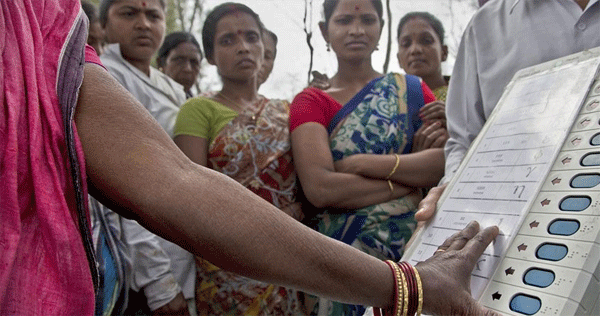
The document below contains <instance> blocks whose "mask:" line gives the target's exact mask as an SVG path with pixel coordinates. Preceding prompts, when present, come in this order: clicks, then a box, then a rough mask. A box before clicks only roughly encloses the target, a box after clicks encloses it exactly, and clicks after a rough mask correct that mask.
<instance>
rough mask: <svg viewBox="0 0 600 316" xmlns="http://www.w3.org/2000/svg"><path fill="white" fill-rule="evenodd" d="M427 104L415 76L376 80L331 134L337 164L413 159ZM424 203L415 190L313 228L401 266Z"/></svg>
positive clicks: (340, 310)
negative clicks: (374, 157)
mask: <svg viewBox="0 0 600 316" xmlns="http://www.w3.org/2000/svg"><path fill="white" fill-rule="evenodd" d="M405 78H406V79H405ZM407 85H408V88H407ZM423 103H424V101H423V96H422V88H421V84H420V81H419V79H418V78H416V77H414V76H402V75H399V74H388V75H386V76H384V77H381V78H377V79H375V80H373V81H372V82H370V83H369V84H368V85H367V86H365V87H364V88H363V89H362V90H361V91H360V92H359V93H358V94H356V95H355V96H354V97H353V98H352V100H350V101H349V102H348V103H347V104H346V105H344V106H343V107H342V109H341V110H340V111H339V112H338V113H337V114H336V115H335V116H334V118H333V119H332V121H331V123H330V125H329V126H328V128H327V130H328V133H329V143H330V148H331V153H332V156H333V159H334V161H337V160H341V159H344V158H346V157H349V156H351V155H354V154H380V155H384V154H393V153H399V154H401V153H409V152H410V151H411V147H412V138H413V135H414V133H415V131H416V130H417V129H418V128H419V126H420V125H421V121H420V119H419V118H418V111H419V109H420V107H421V106H422V105H423ZM421 199H422V194H421V191H420V190H415V191H414V192H413V193H411V194H409V195H406V196H403V197H401V198H398V199H395V200H391V201H387V202H383V203H380V204H375V205H370V206H367V207H363V208H360V209H356V210H353V211H342V210H324V211H322V212H321V213H319V215H317V216H316V220H314V221H313V222H312V223H311V224H312V226H313V228H315V229H316V230H318V231H319V232H321V233H323V234H325V235H327V236H329V237H332V238H335V239H337V240H340V241H342V242H344V243H346V244H349V245H351V246H353V247H355V248H357V249H359V250H361V251H363V252H366V253H368V254H370V255H372V256H375V257H377V258H379V259H382V260H387V259H391V260H395V261H398V260H400V258H401V257H402V254H403V252H404V246H405V245H406V243H407V242H408V240H409V239H410V237H411V236H412V234H413V232H414V230H415V227H416V221H415V220H414V212H415V210H416V209H417V206H418V203H419V201H420V200H421ZM319 305H320V306H319V308H318V309H319V312H318V314H319V315H323V314H327V315H362V314H363V313H364V308H363V307H362V306H354V305H347V304H341V303H335V302H326V301H325V300H322V299H321V300H320V302H319ZM323 305H328V306H327V307H324V306H323Z"/></svg>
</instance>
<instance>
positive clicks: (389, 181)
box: [388, 180, 394, 194]
mask: <svg viewBox="0 0 600 316" xmlns="http://www.w3.org/2000/svg"><path fill="white" fill-rule="evenodd" d="M388 185H389V186H390V192H391V193H392V194H393V193H394V185H393V184H392V180H388Z"/></svg>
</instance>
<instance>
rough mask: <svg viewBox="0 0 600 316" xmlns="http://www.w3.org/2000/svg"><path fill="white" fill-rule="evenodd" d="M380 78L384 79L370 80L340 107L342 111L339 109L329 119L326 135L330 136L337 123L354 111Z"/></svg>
mask: <svg viewBox="0 0 600 316" xmlns="http://www.w3.org/2000/svg"><path fill="white" fill-rule="evenodd" d="M382 78H384V77H378V78H375V79H373V80H371V82H369V83H368V84H367V85H366V86H365V87H364V88H362V89H361V90H360V91H359V92H358V93H357V94H356V95H355V96H354V97H352V99H351V100H350V101H348V103H346V104H345V105H344V106H343V107H342V109H340V110H339V111H338V112H337V113H336V114H335V116H334V117H333V118H332V119H331V122H329V125H328V126H327V134H328V135H331V133H332V132H333V130H334V129H335V127H336V126H337V125H338V123H340V122H341V121H342V120H343V119H344V118H345V117H346V116H347V115H348V114H350V113H352V111H354V109H356V107H357V106H358V105H359V104H360V102H361V101H362V100H363V99H364V97H365V96H366V95H367V93H369V91H371V89H372V88H373V86H374V85H375V84H376V83H377V82H378V81H379V80H381V79H382Z"/></svg>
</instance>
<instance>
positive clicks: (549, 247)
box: [535, 243, 569, 261]
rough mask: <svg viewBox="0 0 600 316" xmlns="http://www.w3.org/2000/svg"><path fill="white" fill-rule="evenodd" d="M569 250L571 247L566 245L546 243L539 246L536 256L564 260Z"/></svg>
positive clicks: (551, 259) (544, 258)
mask: <svg viewBox="0 0 600 316" xmlns="http://www.w3.org/2000/svg"><path fill="white" fill-rule="evenodd" d="M568 252H569V248H567V246H565V245H561V244H552V243H545V244H542V245H541V246H539V247H538V249H537V251H536V252H535V256H536V257H538V259H543V260H550V261H559V260H562V259H563V258H564V257H565V256H566V255H567V253H568Z"/></svg>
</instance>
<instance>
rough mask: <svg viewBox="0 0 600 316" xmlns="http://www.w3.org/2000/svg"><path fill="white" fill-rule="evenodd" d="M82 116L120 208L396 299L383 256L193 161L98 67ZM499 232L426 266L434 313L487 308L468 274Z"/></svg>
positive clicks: (255, 261)
mask: <svg viewBox="0 0 600 316" xmlns="http://www.w3.org/2000/svg"><path fill="white" fill-rule="evenodd" d="M75 119H76V124H77V127H78V133H79V136H80V139H81V142H82V145H83V149H84V152H85V155H86V166H87V170H88V176H89V182H90V184H91V185H92V186H93V187H94V188H95V189H96V191H95V192H96V196H99V197H101V198H102V199H103V200H104V201H106V202H110V203H111V204H112V205H111V206H115V207H114V208H113V209H115V210H119V212H121V213H122V214H124V215H128V216H131V217H134V218H137V219H138V220H139V221H140V223H142V225H144V226H146V227H148V228H149V229H150V230H152V231H154V232H155V233H157V234H159V235H161V236H163V237H165V238H167V239H169V240H171V241H174V242H176V243H177V244H179V245H181V246H183V247H185V248H187V249H188V250H190V251H192V252H193V253H195V254H196V255H198V256H202V257H203V258H205V259H207V260H209V261H211V262H213V263H215V264H217V265H219V266H220V267H222V268H224V269H227V270H230V271H233V272H236V273H239V274H242V275H245V276H248V277H251V278H255V279H258V280H261V281H265V282H270V283H276V284H281V285H284V286H289V287H293V288H298V289H301V290H304V291H307V292H311V293H314V294H317V295H320V296H324V297H327V298H330V299H333V300H338V301H342V302H349V303H355V304H364V305H372V306H380V307H390V306H392V305H393V292H394V284H393V283H394V281H393V277H392V273H391V271H390V270H389V268H388V266H387V265H386V264H385V263H384V262H382V261H380V260H379V259H377V258H375V257H372V256H369V255H367V254H365V253H362V252H360V251H359V250H357V249H354V248H352V247H350V246H347V245H344V244H342V243H340V242H338V241H335V240H333V239H331V238H328V237H326V236H324V235H321V234H319V233H317V232H315V231H313V230H311V229H309V228H307V227H305V226H303V225H302V224H300V223H298V222H297V221H295V220H294V219H292V218H291V217H289V216H287V215H285V214H284V213H283V212H280V211H279V210H278V209H276V208H275V207H274V206H272V205H271V204H269V203H267V202H266V201H264V200H263V199H262V198H260V197H258V196H256V195H255V194H253V193H252V192H250V191H248V190H246V189H245V188H244V187H242V186H241V185H239V184H238V183H237V182H235V181H233V180H230V179H229V178H227V177H226V176H223V175H221V174H219V173H217V172H214V171H211V170H209V169H207V168H205V167H202V166H199V165H197V164H194V163H193V162H191V161H190V160H189V159H188V158H186V157H185V155H183V153H181V152H180V151H179V150H178V149H177V147H176V146H175V144H174V143H173V142H172V141H171V139H170V138H169V137H168V136H167V134H166V133H165V132H164V131H163V130H162V129H161V128H160V126H158V124H157V123H156V121H155V120H154V119H153V118H152V117H151V116H150V115H149V114H148V113H147V112H146V110H145V109H144V108H143V107H141V105H140V104H139V103H137V101H135V100H134V99H133V98H132V97H131V96H130V95H129V94H128V93H127V92H126V91H125V90H124V89H123V88H121V87H120V86H119V85H118V84H116V82H115V81H114V79H112V78H111V77H110V75H108V74H107V73H106V72H105V71H104V69H102V68H101V67H99V66H97V65H90V64H87V65H86V66H85V77H84V81H83V85H82V87H81V90H80V96H79V104H78V108H77V113H76V118H75ZM117 207H118V208H117ZM497 233H498V229H497V228H496V227H493V228H487V229H485V230H482V231H479V228H478V226H475V227H474V226H472V225H471V226H470V228H468V229H466V230H463V232H462V234H463V236H462V237H460V236H459V237H455V238H456V240H457V241H458V242H456V243H452V242H451V243H450V244H449V246H448V249H447V252H446V253H445V254H446V255H445V256H438V257H436V256H434V257H432V258H431V259H429V260H427V261H425V262H423V263H421V264H419V265H418V266H417V269H418V270H419V272H420V274H421V277H422V279H423V292H424V295H425V305H424V309H425V310H426V311H428V312H432V313H444V312H445V313H448V312H450V311H458V312H462V313H463V314H465V313H467V312H472V313H471V314H474V312H475V311H476V312H477V313H478V314H479V313H482V312H483V309H482V308H481V306H480V305H477V303H476V302H475V301H474V300H473V298H471V296H470V294H469V290H468V289H469V288H468V277H469V273H470V271H471V270H472V269H473V266H474V264H475V261H476V258H477V257H479V256H480V255H481V252H482V251H483V249H485V247H486V246H487V244H489V243H490V242H491V241H492V240H493V238H494V237H495V236H496V235H497ZM475 234H476V235H475ZM467 240H468V242H467V243H466V245H465V243H464V241H467ZM440 257H443V258H440ZM447 289H453V291H448V290H447Z"/></svg>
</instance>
